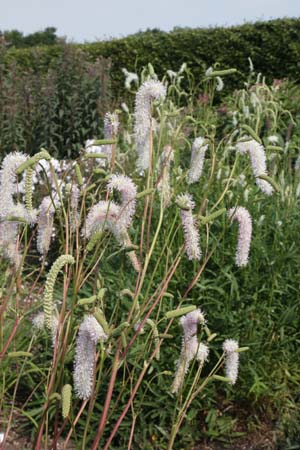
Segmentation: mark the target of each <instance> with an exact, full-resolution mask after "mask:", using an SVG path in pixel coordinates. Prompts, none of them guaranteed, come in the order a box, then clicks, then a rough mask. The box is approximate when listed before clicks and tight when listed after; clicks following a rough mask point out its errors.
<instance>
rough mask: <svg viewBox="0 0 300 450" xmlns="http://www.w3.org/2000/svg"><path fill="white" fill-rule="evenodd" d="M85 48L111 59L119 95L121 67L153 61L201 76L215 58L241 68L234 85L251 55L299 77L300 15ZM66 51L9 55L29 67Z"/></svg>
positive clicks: (275, 71)
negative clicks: (188, 68) (298, 16)
mask: <svg viewBox="0 0 300 450" xmlns="http://www.w3.org/2000/svg"><path fill="white" fill-rule="evenodd" d="M79 47H80V48H81V49H82V50H83V51H84V52H85V53H86V55H87V59H88V60H92V61H94V60H96V59H97V58H98V57H100V56H101V57H104V58H110V59H111V64H112V65H111V77H112V88H113V94H114V97H115V98H116V99H117V98H119V97H120V96H122V95H123V94H124V76H123V74H122V71H121V69H122V68H123V67H126V68H127V69H128V70H129V71H139V70H140V69H141V68H142V67H143V66H145V65H146V64H147V63H148V62H151V63H152V65H153V66H154V67H155V70H156V71H157V73H158V74H159V75H162V74H163V73H164V72H165V70H167V69H171V70H175V71H176V70H177V69H178V68H179V67H180V65H181V64H182V63H183V62H186V63H187V64H188V65H189V67H190V68H191V69H192V71H193V74H194V76H195V79H196V80H197V79H200V78H201V77H202V76H203V71H204V69H205V68H206V67H208V66H210V65H212V64H213V63H215V62H218V63H220V66H221V67H222V68H228V67H232V66H234V67H236V68H237V69H238V71H239V72H238V73H237V74H236V75H235V76H233V77H231V78H230V83H231V85H230V86H228V88H229V89H232V87H233V86H238V85H240V84H241V81H242V80H243V79H245V76H247V73H248V70H249V62H248V57H251V59H252V61H253V64H254V67H255V70H256V72H262V73H263V74H264V75H265V76H266V77H267V79H268V80H269V81H270V80H271V79H273V78H286V77H288V78H289V79H291V80H296V81H299V64H300V62H299V61H300V19H298V18H295V19H288V18H287V19H276V20H270V21H266V22H256V23H245V24H244V25H240V26H234V27H230V28H224V27H217V28H197V29H189V28H175V29H174V30H173V31H171V32H169V33H167V32H163V31H159V30H152V31H146V32H139V33H137V34H134V35H130V36H128V37H125V38H122V39H112V40H108V41H101V42H96V43H92V44H82V45H79ZM60 53H61V47H60V46H51V47H39V48H35V49H24V50H16V49H12V50H10V51H9V52H8V53H7V55H6V60H11V59H14V60H16V61H17V62H18V63H19V64H21V66H22V67H23V68H26V67H27V68H28V67H31V68H32V67H33V65H36V64H37V60H38V67H36V68H37V69H40V68H42V69H43V68H47V67H48V66H49V65H51V63H52V61H53V60H54V59H55V58H57V57H58V56H59V55H60Z"/></svg>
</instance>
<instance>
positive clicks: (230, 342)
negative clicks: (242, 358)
mask: <svg viewBox="0 0 300 450" xmlns="http://www.w3.org/2000/svg"><path fill="white" fill-rule="evenodd" d="M238 348H239V344H238V342H237V341H235V340H234V339H226V340H225V341H224V343H223V350H224V352H225V372H226V377H227V378H229V379H230V380H231V381H230V383H231V384H235V383H236V380H237V377H238V370H239V353H237V350H238Z"/></svg>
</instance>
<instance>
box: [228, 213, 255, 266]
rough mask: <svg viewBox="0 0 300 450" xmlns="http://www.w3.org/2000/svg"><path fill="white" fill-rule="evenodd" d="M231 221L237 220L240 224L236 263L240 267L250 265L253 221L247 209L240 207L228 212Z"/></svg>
mask: <svg viewBox="0 0 300 450" xmlns="http://www.w3.org/2000/svg"><path fill="white" fill-rule="evenodd" d="M228 217H229V219H230V220H237V221H238V223H239V234H238V245H237V250H236V255H235V262H236V265H237V266H238V267H243V266H246V265H247V264H248V259H249V252H250V244H251V236H252V220H251V216H250V214H249V212H248V210H247V209H246V208H244V207H243V206H238V207H236V208H231V209H230V210H229V211H228Z"/></svg>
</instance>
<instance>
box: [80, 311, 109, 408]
mask: <svg viewBox="0 0 300 450" xmlns="http://www.w3.org/2000/svg"><path fill="white" fill-rule="evenodd" d="M106 339H107V335H106V334H105V333H104V330H103V328H102V326H101V325H100V324H99V323H98V321H97V320H96V319H95V318H94V317H93V316H91V315H88V316H86V317H85V318H84V320H83V322H82V323H81V325H80V328H79V333H78V336H77V340H76V351H75V363H74V374H73V378H74V388H75V392H76V394H77V396H78V397H79V398H81V399H82V400H87V399H88V398H89V397H90V396H91V393H92V386H93V378H94V358H95V349H96V345H97V343H98V342H99V341H100V340H102V341H105V340H106Z"/></svg>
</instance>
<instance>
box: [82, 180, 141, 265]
mask: <svg viewBox="0 0 300 450" xmlns="http://www.w3.org/2000/svg"><path fill="white" fill-rule="evenodd" d="M129 180H130V179H129ZM126 181H127V180H126ZM130 181H131V180H130ZM133 187H134V186H133V185H132V186H131V188H132V191H131V194H132V193H133ZM112 188H113V187H112ZM124 195H125V194H124ZM126 195H129V192H128V191H127V192H126ZM127 203H128V202H127ZM123 211H124V207H123V206H122V205H121V206H120V205H117V204H116V203H114V202H113V201H110V202H108V201H103V200H101V201H100V202H99V203H97V204H96V205H94V206H93V207H92V208H91V210H90V211H89V213H88V215H87V218H86V222H85V225H84V227H83V230H82V235H83V236H86V237H87V238H91V237H92V235H94V234H95V233H97V232H99V231H104V230H108V231H110V232H111V233H112V234H113V235H114V237H115V239H116V240H117V241H118V243H119V244H120V245H121V246H123V247H131V245H132V243H131V240H130V237H129V235H128V232H127V226H128V224H129V223H128V218H129V215H127V216H125V219H124V218H123ZM128 257H129V259H130V260H131V263H132V265H133V267H134V269H135V270H136V271H137V272H139V271H140V270H141V266H140V262H139V260H138V258H137V256H136V253H135V252H134V251H130V252H129V253H128Z"/></svg>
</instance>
